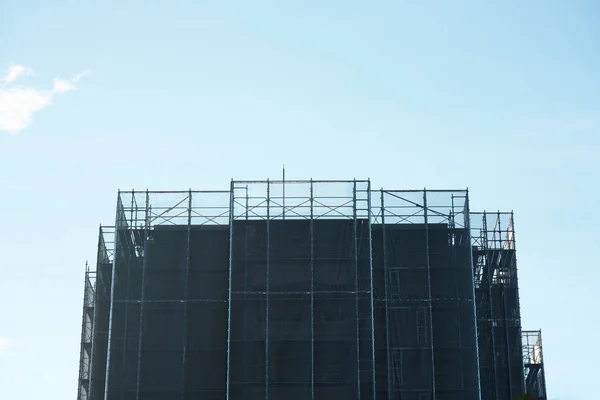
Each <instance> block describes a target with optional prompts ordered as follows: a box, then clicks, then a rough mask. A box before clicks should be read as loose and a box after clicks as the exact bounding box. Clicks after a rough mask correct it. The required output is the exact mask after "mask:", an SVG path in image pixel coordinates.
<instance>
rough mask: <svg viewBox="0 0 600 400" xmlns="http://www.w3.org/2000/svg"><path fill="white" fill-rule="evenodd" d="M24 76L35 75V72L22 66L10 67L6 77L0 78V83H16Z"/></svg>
mask: <svg viewBox="0 0 600 400" xmlns="http://www.w3.org/2000/svg"><path fill="white" fill-rule="evenodd" d="M22 75H35V74H34V73H33V71H32V70H31V69H29V68H27V67H24V66H22V65H17V64H15V65H11V66H10V67H8V70H6V73H5V76H4V78H0V83H4V84H6V83H11V82H14V81H16V80H17V79H18V78H19V77H21V76H22Z"/></svg>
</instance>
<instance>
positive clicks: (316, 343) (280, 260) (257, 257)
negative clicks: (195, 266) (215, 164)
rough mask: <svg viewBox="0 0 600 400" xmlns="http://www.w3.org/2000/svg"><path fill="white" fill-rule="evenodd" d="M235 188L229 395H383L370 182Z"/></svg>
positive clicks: (273, 183) (250, 184)
mask: <svg viewBox="0 0 600 400" xmlns="http://www.w3.org/2000/svg"><path fill="white" fill-rule="evenodd" d="M231 193H232V196H231V211H230V215H231V219H230V226H229V234H230V264H229V273H230V282H231V283H230V285H229V298H228V304H229V308H228V329H227V333H228V340H227V343H228V348H227V392H226V398H228V399H236V400H237V399H244V400H246V399H247V400H250V399H269V398H273V399H280V398H288V399H298V400H300V399H315V398H344V399H346V398H357V399H374V398H375V355H374V351H373V349H374V347H373V341H374V336H373V329H374V328H373V314H372V310H373V307H372V304H373V296H372V294H373V292H372V279H371V275H370V272H371V254H370V249H371V246H370V240H371V238H370V232H371V230H370V221H371V219H370V209H371V207H370V196H369V194H370V183H369V181H364V180H360V181H359V180H355V181H285V182H284V181H250V182H247V181H233V182H232V183H231Z"/></svg>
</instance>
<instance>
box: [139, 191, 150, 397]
mask: <svg viewBox="0 0 600 400" xmlns="http://www.w3.org/2000/svg"><path fill="white" fill-rule="evenodd" d="M144 214H145V215H144V259H143V260H142V290H141V294H140V334H139V337H138V359H137V384H136V394H135V398H136V400H139V399H140V388H141V378H142V341H143V339H144V308H145V307H144V305H145V304H144V303H145V301H146V269H147V267H148V259H149V257H148V252H149V251H150V237H149V236H150V219H151V209H150V192H148V190H146V207H145V213H144Z"/></svg>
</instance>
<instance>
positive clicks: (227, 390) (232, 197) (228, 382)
mask: <svg viewBox="0 0 600 400" xmlns="http://www.w3.org/2000/svg"><path fill="white" fill-rule="evenodd" d="M229 190H230V192H229V288H228V294H227V377H226V379H225V382H226V387H225V399H226V400H230V397H229V394H230V391H231V289H232V285H231V284H232V278H233V274H232V270H233V226H234V224H233V218H234V215H233V210H234V201H235V188H234V181H233V179H232V180H231V187H230V189H229ZM247 193H248V187H246V218H248V214H247V213H248V206H247V204H248V200H247V199H248V195H247Z"/></svg>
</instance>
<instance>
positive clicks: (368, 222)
mask: <svg viewBox="0 0 600 400" xmlns="http://www.w3.org/2000/svg"><path fill="white" fill-rule="evenodd" d="M367 208H368V210H367V228H368V232H367V234H368V235H369V291H370V292H371V368H372V371H371V373H372V379H373V382H372V386H371V390H372V395H373V400H375V398H376V397H377V392H376V384H375V383H376V382H375V380H376V374H375V294H374V293H373V235H372V232H371V217H372V216H371V180H370V179H369V180H368V181H367Z"/></svg>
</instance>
